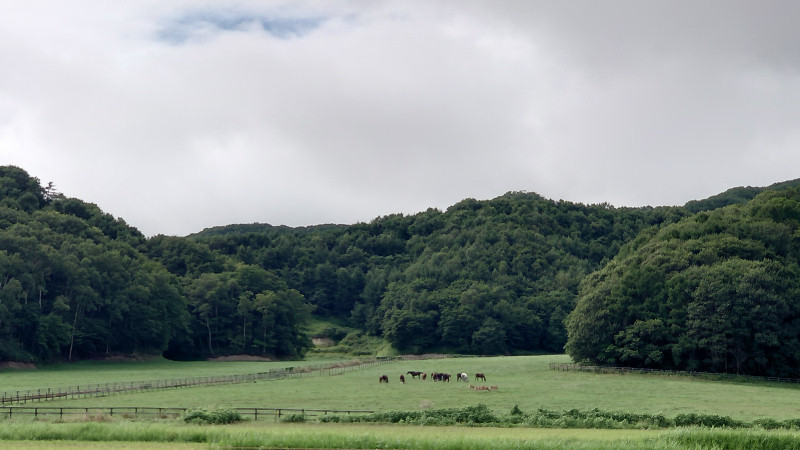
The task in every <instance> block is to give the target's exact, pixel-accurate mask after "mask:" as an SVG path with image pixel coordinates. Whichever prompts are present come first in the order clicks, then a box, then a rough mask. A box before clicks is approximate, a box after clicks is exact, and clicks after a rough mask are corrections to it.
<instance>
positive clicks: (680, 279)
mask: <svg viewBox="0 0 800 450" xmlns="http://www.w3.org/2000/svg"><path fill="white" fill-rule="evenodd" d="M798 230H800V189H798V188H797V187H790V188H786V189H783V190H778V191H768V192H763V193H761V194H759V195H757V196H756V197H755V198H754V199H753V200H751V201H750V202H748V203H746V204H745V205H733V206H727V207H724V208H720V209H715V210H713V211H709V212H700V213H698V214H695V215H693V216H691V217H689V218H686V219H684V220H681V221H679V222H677V223H674V224H669V225H666V226H664V227H661V228H658V229H656V228H653V229H649V230H646V231H645V232H643V233H642V234H641V235H639V236H638V237H637V238H636V239H635V240H633V241H632V242H630V243H629V244H627V245H626V246H625V247H623V249H622V250H621V251H620V252H619V254H618V255H617V256H616V257H615V258H614V259H612V260H611V261H610V262H609V263H608V264H607V265H605V266H604V267H603V268H602V269H600V270H599V271H597V272H594V273H593V274H591V275H589V276H588V277H587V278H586V279H585V280H584V283H583V285H582V287H581V291H580V294H579V297H578V302H577V307H576V308H575V310H574V311H573V312H572V313H571V314H570V316H569V319H568V320H567V328H568V332H569V342H568V343H567V351H568V352H569V354H570V355H571V356H572V357H573V358H574V359H576V360H588V361H592V362H596V363H601V364H614V365H626V366H634V367H657V368H667V369H681V370H706V371H715V372H735V373H747V374H758V375H768V376H793V377H797V376H798V374H800V352H799V351H798V349H800V231H798Z"/></svg>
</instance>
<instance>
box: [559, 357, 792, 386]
mask: <svg viewBox="0 0 800 450" xmlns="http://www.w3.org/2000/svg"><path fill="white" fill-rule="evenodd" d="M550 370H559V371H565V372H568V371H577V372H593V373H613V374H625V373H639V374H656V375H679V376H686V377H702V378H711V379H724V380H735V381H771V382H775V383H800V378H788V377H759V376H755V375H737V374H733V373H714V372H697V371H686V370H664V369H645V368H638V367H616V366H586V365H582V364H575V363H552V362H551V363H550Z"/></svg>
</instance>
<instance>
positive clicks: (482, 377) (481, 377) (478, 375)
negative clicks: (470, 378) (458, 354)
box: [475, 373, 486, 381]
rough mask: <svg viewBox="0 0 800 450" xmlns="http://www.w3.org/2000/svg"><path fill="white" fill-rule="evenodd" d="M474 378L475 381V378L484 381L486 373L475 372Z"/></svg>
mask: <svg viewBox="0 0 800 450" xmlns="http://www.w3.org/2000/svg"><path fill="white" fill-rule="evenodd" d="M475 380H476V381H477V380H483V381H486V375H484V374H482V373H476V374H475Z"/></svg>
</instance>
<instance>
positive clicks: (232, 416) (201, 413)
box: [183, 409, 244, 424]
mask: <svg viewBox="0 0 800 450" xmlns="http://www.w3.org/2000/svg"><path fill="white" fill-rule="evenodd" d="M183 420H184V421H185V422H189V423H213V424H226V423H235V422H241V421H243V420H244V417H242V415H241V414H239V412H238V411H236V410H233V409H217V410H214V411H211V412H209V411H206V410H204V409H196V410H193V411H189V412H187V413H186V415H185V416H184V417H183Z"/></svg>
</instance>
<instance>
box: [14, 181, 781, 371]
mask: <svg viewBox="0 0 800 450" xmlns="http://www.w3.org/2000/svg"><path fill="white" fill-rule="evenodd" d="M795 183H796V182H795ZM50 187H52V186H50ZM752 189H761V188H748V191H747V192H746V193H744V194H741V195H739V194H737V195H724V196H723V197H724V200H723V201H722V202H723V203H725V202H727V203H731V202H743V201H747V199H748V197H749V196H750V195H751V193H752V192H751V191H752ZM765 189H766V188H765ZM737 192H738V191H737ZM0 195H2V197H0V199H1V200H2V201H1V202H0V258H2V259H3V262H4V264H5V266H3V267H6V268H7V269H6V270H5V272H4V277H3V280H2V283H3V284H2V290H0V297H1V298H0V339H1V340H0V342H2V345H0V359H16V360H34V359H37V360H49V359H79V358H91V357H98V356H103V355H109V354H115V353H124V354H131V353H142V352H158V353H160V352H164V354H165V355H166V356H168V357H170V358H203V357H209V356H219V355H226V354H237V353H249V354H255V355H268V356H272V357H286V358H296V357H299V356H302V355H303V354H304V353H305V352H306V351H307V349H308V348H309V347H310V346H311V339H310V338H311V336H308V335H307V333H306V332H305V331H303V330H304V324H305V323H307V321H308V320H309V318H311V317H312V315H313V316H315V317H316V319H317V320H316V321H317V322H318V321H319V320H323V321H326V320H328V321H330V322H331V323H339V324H343V325H342V328H339V329H337V328H336V327H335V326H334V327H332V328H329V329H326V330H323V332H322V333H323V334H324V335H326V336H327V337H331V338H334V339H337V340H338V339H341V338H342V337H343V336H344V335H345V334H347V332H346V331H344V326H345V325H346V329H347V330H353V329H355V330H358V331H352V332H351V333H350V334H351V336H348V338H347V339H348V342H358V341H359V339H360V338H361V337H363V336H362V335H371V336H375V337H380V338H383V339H386V340H387V341H388V342H390V343H391V344H392V345H393V346H394V347H395V348H396V349H398V350H399V351H403V352H425V351H451V352H462V353H474V354H512V353H528V352H560V351H562V350H563V347H564V344H565V343H566V342H567V330H566V328H565V327H564V323H563V321H564V319H565V318H566V317H567V315H568V314H569V313H570V312H571V311H572V310H573V309H574V308H575V305H576V302H577V298H578V296H579V293H580V292H581V291H580V286H581V284H582V283H584V280H585V279H586V277H587V276H588V275H589V274H593V273H595V272H596V271H598V270H601V269H602V268H603V267H605V265H606V264H607V263H608V262H609V261H612V260H614V258H615V257H617V255H618V253H619V252H620V249H622V248H628V247H626V245H627V246H629V245H631V244H630V243H631V242H637V241H635V238H636V237H637V236H651V235H653V234H654V233H656V232H657V231H658V230H660V229H662V228H664V227H667V226H672V225H674V224H677V223H679V222H680V221H681V220H686V219H687V218H689V217H690V216H692V213H691V211H690V209H697V208H701V209H702V208H707V207H710V205H714V204H716V203H718V202H719V200H718V199H711V200H708V201H705V202H703V201H701V202H699V203H693V204H692V205H694V206H692V207H691V208H689V207H643V208H615V207H613V206H610V205H607V204H600V205H583V204H580V203H572V202H567V201H563V200H561V201H554V200H549V199H546V198H543V197H541V196H539V195H537V194H534V193H527V192H509V193H507V194H505V195H503V196H500V197H497V198H495V199H492V200H482V201H478V200H474V199H466V200H463V201H461V202H459V203H457V204H455V205H453V206H451V207H449V208H448V209H447V210H445V211H440V210H437V209H429V210H427V211H425V212H422V213H419V214H414V215H401V214H397V215H389V216H384V217H379V218H376V219H374V220H372V221H370V222H368V223H357V224H353V225H319V226H311V227H302V228H290V227H283V226H281V227H274V226H270V225H267V224H243V225H227V226H220V227H214V228H211V229H207V230H203V231H202V232H200V233H197V234H194V235H191V236H187V237H169V236H155V237H152V238H149V239H145V238H144V237H143V236H142V235H141V233H139V232H138V231H137V230H136V229H135V228H134V227H131V226H129V225H128V224H126V223H124V222H122V221H121V220H116V219H114V218H113V217H111V216H110V215H108V214H104V213H103V212H102V211H100V210H99V208H97V207H96V206H95V205H92V204H89V203H85V202H83V201H81V200H78V199H71V198H66V197H65V196H63V195H61V194H57V193H55V192H53V191H52V190H48V188H43V187H41V186H40V183H39V181H38V179H35V178H33V177H30V176H29V175H28V174H27V173H25V172H24V171H23V170H22V169H19V168H14V167H3V168H0ZM703 205H704V206H703ZM642 233H644V234H642ZM19 317H22V318H23V319H22V320H17V318H19ZM12 319H13V320H12ZM120 330H123V331H122V332H120ZM360 336H361V337H360Z"/></svg>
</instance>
